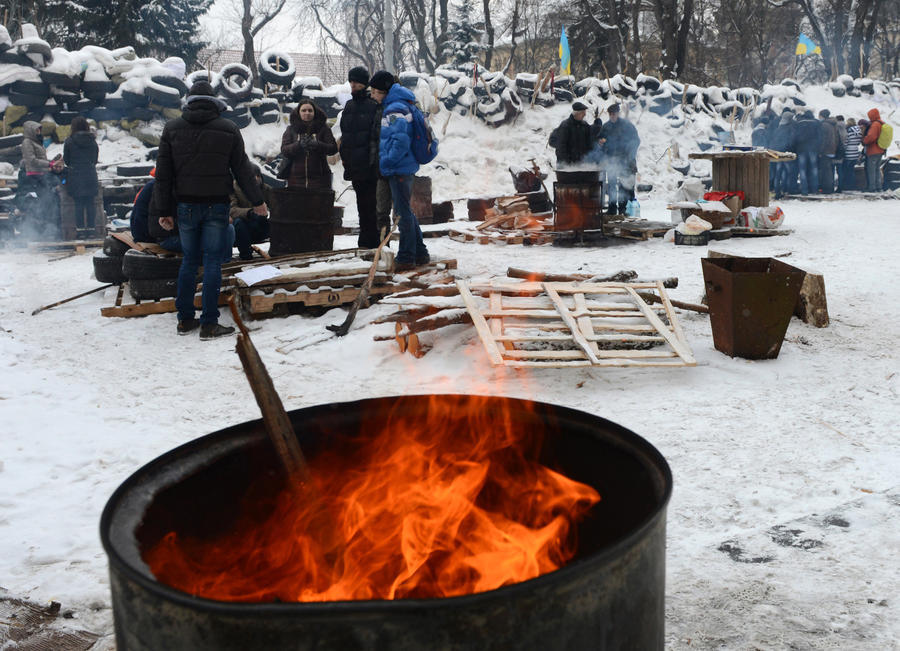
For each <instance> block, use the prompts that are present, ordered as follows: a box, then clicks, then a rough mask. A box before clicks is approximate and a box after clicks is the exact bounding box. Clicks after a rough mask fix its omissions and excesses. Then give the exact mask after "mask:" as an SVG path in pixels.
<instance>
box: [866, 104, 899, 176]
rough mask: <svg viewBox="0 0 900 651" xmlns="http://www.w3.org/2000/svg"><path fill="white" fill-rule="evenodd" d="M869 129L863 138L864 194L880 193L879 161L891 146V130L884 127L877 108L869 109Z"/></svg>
mask: <svg viewBox="0 0 900 651" xmlns="http://www.w3.org/2000/svg"><path fill="white" fill-rule="evenodd" d="M867 115H868V116H869V128H868V129H866V135H865V136H863V140H862V144H863V146H864V147H865V151H866V192H880V191H881V159H882V158H883V157H884V152H886V151H887V148H888V146H890V144H891V137H892V136H893V129H891V127H890V125H885V123H884V120H882V119H881V114H880V113H879V112H878V109H877V108H873V109H870V110H869V112H868V114H867Z"/></svg>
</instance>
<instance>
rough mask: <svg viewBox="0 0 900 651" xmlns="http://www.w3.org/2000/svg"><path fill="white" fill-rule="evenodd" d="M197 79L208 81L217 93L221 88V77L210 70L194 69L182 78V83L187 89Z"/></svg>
mask: <svg viewBox="0 0 900 651" xmlns="http://www.w3.org/2000/svg"><path fill="white" fill-rule="evenodd" d="M198 81H205V82H207V83H209V85H210V86H212V87H213V90H214V91H216V92H217V93H218V92H220V91H221V90H222V78H221V77H220V76H219V74H218V73H216V72H213V71H212V70H195V71H194V72H192V73H191V74H189V75H188V76H187V77H185V79H184V83H185V85H186V86H187V87H188V88H189V89H190V87H191V86H193V85H194V84H196V83H197V82H198Z"/></svg>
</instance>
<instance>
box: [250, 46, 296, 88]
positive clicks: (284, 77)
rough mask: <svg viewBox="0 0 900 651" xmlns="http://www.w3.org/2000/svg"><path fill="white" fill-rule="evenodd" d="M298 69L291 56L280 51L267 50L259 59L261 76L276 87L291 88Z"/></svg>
mask: <svg viewBox="0 0 900 651" xmlns="http://www.w3.org/2000/svg"><path fill="white" fill-rule="evenodd" d="M296 74H297V69H296V67H295V66H294V60H293V59H292V58H291V57H290V55H288V54H285V53H284V52H280V51H278V50H274V49H272V50H266V51H265V52H263V53H262V54H261V55H260V57H259V76H260V78H261V79H262V80H263V81H265V82H266V83H269V84H272V85H274V86H290V85H291V82H293V81H294V76H295V75H296Z"/></svg>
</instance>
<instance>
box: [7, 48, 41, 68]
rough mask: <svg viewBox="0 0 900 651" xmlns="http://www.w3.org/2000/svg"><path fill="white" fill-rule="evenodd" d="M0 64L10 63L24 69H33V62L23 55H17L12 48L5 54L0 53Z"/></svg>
mask: <svg viewBox="0 0 900 651" xmlns="http://www.w3.org/2000/svg"><path fill="white" fill-rule="evenodd" d="M2 63H11V64H13V65H17V66H25V67H26V68H33V67H34V61H32V60H31V59H29V58H28V57H27V56H25V55H24V54H19V53H18V52H17V51H16V50H15V49H14V48H13V49H10V50H7V51H6V52H0V64H2Z"/></svg>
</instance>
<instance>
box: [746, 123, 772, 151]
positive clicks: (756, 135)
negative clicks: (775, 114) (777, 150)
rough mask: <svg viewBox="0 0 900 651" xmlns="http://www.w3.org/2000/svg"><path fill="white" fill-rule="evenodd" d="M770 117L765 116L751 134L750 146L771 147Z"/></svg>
mask: <svg viewBox="0 0 900 651" xmlns="http://www.w3.org/2000/svg"><path fill="white" fill-rule="evenodd" d="M768 143H769V117H768V116H766V115H764V116H762V117H761V118H760V119H759V121H758V122H757V123H756V126H755V127H754V128H753V132H752V133H751V134H750V144H751V145H753V146H754V147H768V146H769V144H768Z"/></svg>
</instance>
